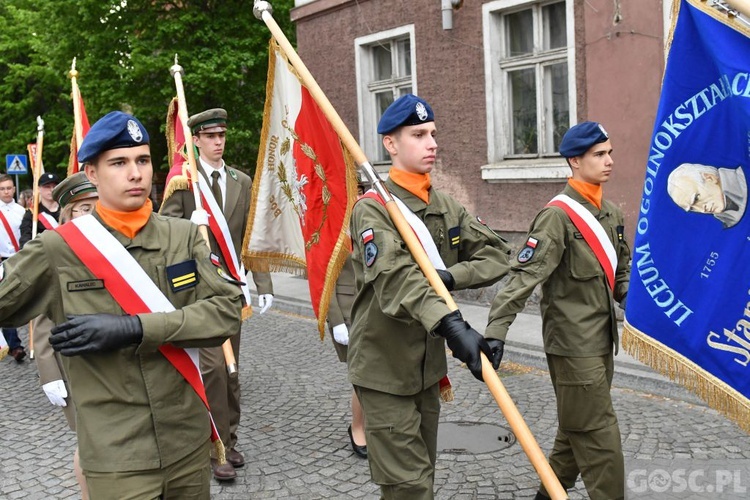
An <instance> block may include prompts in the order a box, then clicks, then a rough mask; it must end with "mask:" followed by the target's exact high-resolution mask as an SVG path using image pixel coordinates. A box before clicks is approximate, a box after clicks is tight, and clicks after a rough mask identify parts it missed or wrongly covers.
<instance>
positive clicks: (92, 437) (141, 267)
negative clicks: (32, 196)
mask: <svg viewBox="0 0 750 500" xmlns="http://www.w3.org/2000/svg"><path fill="white" fill-rule="evenodd" d="M79 161H80V162H81V163H82V164H83V165H84V171H85V175H86V177H87V178H88V179H89V181H91V183H92V184H93V185H94V186H96V188H97V191H98V194H99V200H98V201H97V202H96V205H95V206H94V210H93V211H92V212H90V213H89V214H86V215H81V216H80V217H78V218H76V219H74V220H71V221H70V222H68V223H66V224H64V225H62V226H60V227H59V228H58V230H57V231H47V232H45V233H43V234H42V235H41V236H40V237H38V238H36V239H34V240H32V241H30V242H29V243H28V244H27V245H26V247H25V248H23V249H22V250H21V251H20V252H18V253H17V254H16V255H14V256H13V258H11V259H9V260H7V261H4V262H3V263H2V267H3V268H0V325H1V326H13V325H21V324H25V323H26V322H28V321H29V320H30V319H32V318H34V317H36V316H38V315H40V314H42V315H44V316H46V317H48V318H49V319H50V320H51V321H52V322H53V323H54V324H55V326H54V327H52V329H51V334H50V336H49V343H50V344H51V345H52V348H53V349H54V350H55V351H56V352H59V353H60V354H61V355H62V362H63V366H64V368H65V372H66V373H67V375H68V382H69V385H70V389H71V391H70V395H71V397H72V399H73V403H74V405H75V408H76V412H77V413H76V422H77V424H78V426H77V435H78V445H79V452H80V464H81V468H82V469H83V471H84V474H85V476H86V482H87V488H88V492H89V495H90V497H91V498H111V497H112V495H113V492H117V496H118V497H120V498H166V497H167V496H169V497H173V496H175V495H176V496H179V497H180V498H196V499H204V500H208V499H209V498H210V476H209V473H208V465H209V463H208V460H209V454H210V448H211V442H210V436H211V435H212V426H211V423H210V418H209V413H208V410H207V407H206V405H205V404H204V403H203V401H202V397H201V395H202V394H203V393H204V388H203V386H202V383H201V382H200V376H199V369H198V367H197V366H195V365H193V364H192V363H191V362H190V361H188V363H184V364H182V363H180V362H179V360H178V359H175V356H177V357H181V358H182V359H186V360H189V356H186V353H185V352H183V351H181V349H183V348H195V347H207V346H216V347H219V346H221V345H222V344H223V343H224V342H225V341H226V340H227V339H228V338H229V337H230V336H231V335H232V334H233V333H235V332H236V331H238V330H239V328H240V318H241V311H242V304H243V302H242V300H243V298H242V297H243V296H242V292H241V291H240V289H239V287H237V286H236V285H235V284H232V283H230V282H228V281H227V280H226V279H225V278H223V277H222V274H221V273H219V270H218V269H217V267H216V266H215V265H214V264H213V263H212V262H211V259H210V251H209V249H208V246H207V245H206V242H205V240H204V239H203V238H202V237H201V235H200V233H199V232H198V226H197V225H195V224H191V223H190V222H189V221H185V220H181V219H176V218H170V217H164V216H161V215H158V214H155V213H153V211H152V208H151V201H150V200H149V198H148V196H149V194H150V192H151V179H152V175H153V168H152V164H151V151H150V148H149V144H148V133H147V132H146V129H145V128H144V127H143V125H142V124H141V123H140V122H139V121H138V119H137V118H135V117H133V116H130V115H128V114H125V113H121V112H113V113H110V114H108V115H106V116H105V117H103V118H102V119H100V120H99V121H97V122H96V123H95V124H94V125H93V126H92V127H91V129H90V131H89V133H88V135H87V136H86V138H85V139H84V140H83V143H82V144H81V149H80V151H79ZM67 184H68V185H69V186H70V188H71V191H72V190H74V188H75V187H76V186H75V185H76V180H75V179H72V180H71V181H69V182H68V183H67ZM64 187H66V189H65V192H66V193H69V192H71V191H68V190H67V186H64ZM79 187H80V186H79ZM84 189H89V188H84ZM89 193H90V191H89ZM58 194H61V193H60V192H58ZM79 194H80V193H79ZM21 283H23V284H24V286H19V284H21ZM173 363H176V364H173ZM178 365H179V366H178ZM183 373H187V375H186V376H183V375H182V374H183ZM186 377H188V378H186ZM217 448H219V449H220V450H221V447H220V445H218V446H217ZM175 492H179V493H175Z"/></svg>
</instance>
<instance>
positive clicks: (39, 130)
mask: <svg viewBox="0 0 750 500" xmlns="http://www.w3.org/2000/svg"><path fill="white" fill-rule="evenodd" d="M36 124H37V127H36V154H35V155H34V163H33V164H32V167H31V177H32V179H33V184H32V191H31V192H32V196H31V198H32V203H31V239H32V240H33V239H34V238H36V232H37V228H38V226H37V218H38V217H39V176H40V175H41V173H42V150H43V149H44V120H42V117H41V116H37V117H36ZM29 359H34V322H33V321H29Z"/></svg>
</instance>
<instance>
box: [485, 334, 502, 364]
mask: <svg viewBox="0 0 750 500" xmlns="http://www.w3.org/2000/svg"><path fill="white" fill-rule="evenodd" d="M486 340H487V345H489V346H490V349H491V350H492V356H490V362H491V363H492V368H494V369H495V370H497V369H498V368H500V361H502V360H503V353H504V352H505V342H504V341H502V340H500V339H486Z"/></svg>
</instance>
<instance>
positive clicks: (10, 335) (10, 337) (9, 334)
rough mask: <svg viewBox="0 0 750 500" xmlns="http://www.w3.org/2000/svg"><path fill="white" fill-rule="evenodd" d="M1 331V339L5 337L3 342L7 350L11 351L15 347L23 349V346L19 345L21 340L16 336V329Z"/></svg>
mask: <svg viewBox="0 0 750 500" xmlns="http://www.w3.org/2000/svg"><path fill="white" fill-rule="evenodd" d="M2 330H3V337H5V342H6V343H7V344H8V349H10V350H11V351H12V350H13V349H15V348H16V347H23V345H22V344H21V339H20V337H19V336H18V329H17V328H3V329H2Z"/></svg>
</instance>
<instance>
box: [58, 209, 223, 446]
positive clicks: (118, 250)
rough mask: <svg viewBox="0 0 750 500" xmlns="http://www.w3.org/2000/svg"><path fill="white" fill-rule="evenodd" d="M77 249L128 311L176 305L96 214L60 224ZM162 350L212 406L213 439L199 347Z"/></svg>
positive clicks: (169, 309)
mask: <svg viewBox="0 0 750 500" xmlns="http://www.w3.org/2000/svg"><path fill="white" fill-rule="evenodd" d="M57 233H58V234H59V235H60V236H62V238H63V240H65V243H67V244H68V246H69V247H70V249H71V250H73V253H75V254H76V257H78V258H79V259H80V260H81V262H82V263H83V264H84V265H85V266H86V267H87V268H88V270H89V271H91V273H92V274H94V276H96V277H97V278H98V279H100V280H102V281H103V282H104V288H106V289H107V291H108V292H109V293H110V295H112V298H114V299H115V301H116V302H117V304H118V305H119V306H120V307H122V309H123V311H125V312H126V313H127V314H130V315H134V314H142V313H155V312H172V311H174V310H175V307H174V306H173V305H172V303H171V302H169V299H167V297H166V296H165V295H164V293H163V292H162V291H161V290H160V289H159V288H158V287H157V286H156V284H154V282H153V281H152V280H151V278H150V277H149V276H148V274H146V272H145V271H144V270H143V268H142V267H141V266H140V264H138V262H137V261H136V260H135V259H134V258H133V256H132V255H130V253H129V252H128V251H127V250H126V249H125V247H123V246H122V245H121V244H120V242H119V241H117V239H116V238H115V237H114V236H112V234H111V233H110V232H109V231H107V229H105V228H104V226H102V225H101V223H100V222H99V221H98V220H96V218H95V217H94V216H93V215H90V214H89V215H84V216H81V217H78V218H76V219H74V220H72V221H70V222H68V223H67V224H63V225H62V226H59V227H58V228H57ZM159 352H161V353H162V355H164V357H165V358H167V360H168V361H169V362H170V363H171V364H172V365H173V366H174V367H175V368H176V369H177V371H178V372H180V374H181V375H182V376H183V377H184V378H185V380H186V381H187V383H188V384H190V386H191V387H192V388H193V390H194V391H195V393H196V394H197V395H198V397H199V398H200V399H201V401H203V404H204V405H206V409H207V410H209V414H208V415H209V419H210V421H211V441H213V442H214V443H216V441H217V440H219V434H218V432H217V430H216V425H215V424H214V420H213V417H212V416H211V412H210V409H209V406H208V399H207V398H206V390H205V388H204V386H203V379H202V378H201V372H200V366H199V361H198V359H199V358H198V349H183V348H180V347H176V346H175V345H173V344H164V345H162V346H160V347H159Z"/></svg>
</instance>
